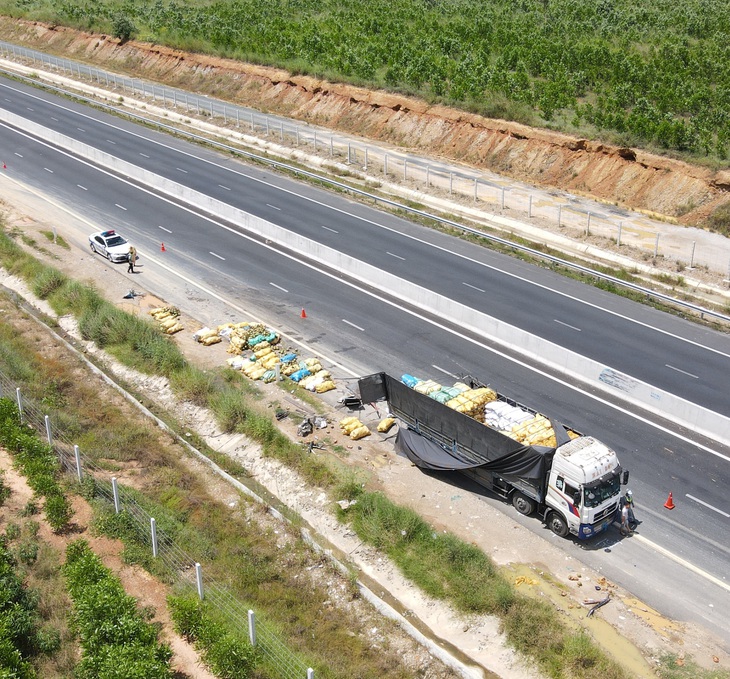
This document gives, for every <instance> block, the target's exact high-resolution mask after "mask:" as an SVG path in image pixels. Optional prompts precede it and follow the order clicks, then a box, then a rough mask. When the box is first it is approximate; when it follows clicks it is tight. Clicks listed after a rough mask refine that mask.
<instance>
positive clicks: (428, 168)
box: [426, 165, 431, 188]
mask: <svg viewBox="0 0 730 679" xmlns="http://www.w3.org/2000/svg"><path fill="white" fill-rule="evenodd" d="M429 186H431V166H430V165H426V188H428V187H429Z"/></svg>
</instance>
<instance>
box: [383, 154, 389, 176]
mask: <svg viewBox="0 0 730 679" xmlns="http://www.w3.org/2000/svg"><path fill="white" fill-rule="evenodd" d="M383 174H384V175H385V176H386V177H387V176H388V154H387V153H386V154H385V157H384V158H383Z"/></svg>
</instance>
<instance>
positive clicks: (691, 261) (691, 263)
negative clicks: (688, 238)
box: [689, 240, 697, 269]
mask: <svg viewBox="0 0 730 679" xmlns="http://www.w3.org/2000/svg"><path fill="white" fill-rule="evenodd" d="M696 245H697V241H694V240H693V241H692V254H691V255H690V256H689V268H690V269H694V268H695V246H696Z"/></svg>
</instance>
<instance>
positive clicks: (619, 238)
mask: <svg viewBox="0 0 730 679" xmlns="http://www.w3.org/2000/svg"><path fill="white" fill-rule="evenodd" d="M623 226H624V223H623V222H619V223H618V237H617V238H616V245H617V246H618V247H621V229H622V228H623Z"/></svg>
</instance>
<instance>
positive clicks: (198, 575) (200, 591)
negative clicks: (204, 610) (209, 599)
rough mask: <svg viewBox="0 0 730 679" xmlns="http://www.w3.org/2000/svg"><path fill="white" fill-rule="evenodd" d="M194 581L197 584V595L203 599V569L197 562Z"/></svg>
mask: <svg viewBox="0 0 730 679" xmlns="http://www.w3.org/2000/svg"><path fill="white" fill-rule="evenodd" d="M195 582H196V584H197V586H198V597H199V598H200V600H201V601H202V600H203V569H202V568H201V566H200V564H199V563H196V564H195Z"/></svg>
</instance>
